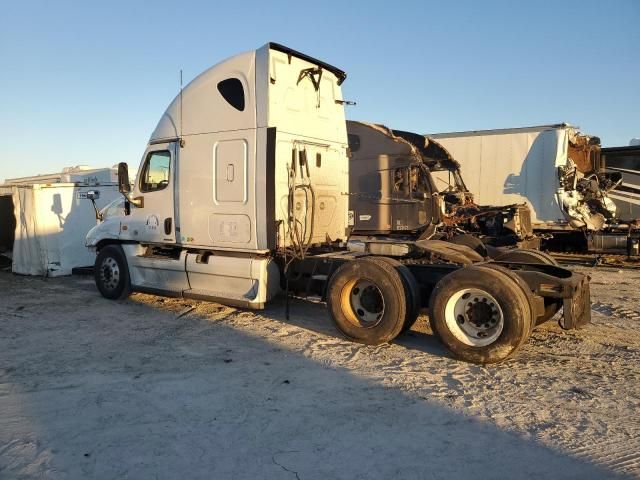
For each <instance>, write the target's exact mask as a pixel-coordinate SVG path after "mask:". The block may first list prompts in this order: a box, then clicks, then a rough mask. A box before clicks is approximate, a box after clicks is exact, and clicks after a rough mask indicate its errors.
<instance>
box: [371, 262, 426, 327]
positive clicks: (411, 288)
mask: <svg viewBox="0 0 640 480" xmlns="http://www.w3.org/2000/svg"><path fill="white" fill-rule="evenodd" d="M364 260H368V261H370V262H384V263H387V264H389V265H391V266H392V267H393V268H395V269H396V270H397V271H398V273H400V276H401V277H402V282H403V283H404V290H405V294H406V302H407V309H406V310H407V314H406V317H405V319H404V325H403V327H402V331H401V333H404V332H408V331H409V330H411V327H413V324H414V323H416V320H417V319H418V315H420V308H421V306H422V302H421V299H420V287H419V286H418V282H417V281H416V277H414V276H413V273H411V270H409V269H408V268H407V266H406V265H403V264H402V263H400V262H399V261H398V260H396V259H395V258H391V257H366V258H364Z"/></svg>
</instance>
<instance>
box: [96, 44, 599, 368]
mask: <svg viewBox="0 0 640 480" xmlns="http://www.w3.org/2000/svg"><path fill="white" fill-rule="evenodd" d="M345 78H346V74H345V73H344V72H343V71H342V70H340V69H338V68H336V67H334V66H331V65H329V64H327V63H325V62H322V61H319V60H317V59H314V58H312V57H309V56H307V55H305V54H302V53H300V52H297V51H295V50H292V49H290V48H287V47H285V46H282V45H278V44H275V43H270V44H267V45H265V46H263V47H262V48H260V49H258V50H255V51H250V52H246V53H243V54H240V55H237V56H235V57H232V58H230V59H228V60H226V61H223V62H221V63H219V64H217V65H215V66H214V67H212V68H210V69H208V70H206V71H205V72H204V73H202V74H201V75H200V76H198V77H197V78H195V79H194V80H193V81H192V82H191V83H190V84H189V85H188V86H187V87H185V89H184V90H183V91H182V92H181V93H180V94H179V95H178V96H177V97H176V98H175V99H174V101H173V102H172V103H171V104H170V105H169V107H168V108H167V110H166V112H165V113H164V114H163V116H162V117H161V119H160V121H159V123H158V125H157V127H156V129H155V130H154V132H153V133H152V135H151V138H150V139H149V141H148V143H147V146H146V149H145V152H144V155H143V157H142V161H141V166H140V169H139V170H138V172H139V173H138V176H137V178H136V180H135V182H134V184H133V185H134V186H133V188H132V189H130V187H129V185H130V183H129V178H128V170H127V166H126V164H120V168H119V175H118V178H119V184H120V189H121V191H122V193H123V194H124V195H125V197H126V203H125V209H124V214H123V215H118V214H116V215H111V216H104V218H103V221H102V222H101V223H99V224H98V225H97V226H96V227H95V228H94V229H93V230H91V231H90V232H89V234H88V235H87V239H86V243H87V246H89V247H90V248H92V249H94V250H96V252H97V257H96V263H95V281H96V284H97V287H98V290H99V291H100V292H101V293H102V295H103V296H105V297H107V298H111V299H116V298H123V297H126V296H127V295H128V294H129V293H131V292H132V291H139V292H148V293H153V294H160V295H168V296H177V297H186V298H194V299H204V300H212V301H217V302H220V303H224V304H229V305H238V306H242V307H249V308H262V307H263V306H264V305H265V304H266V303H267V302H269V301H270V300H272V299H273V298H274V297H275V296H276V295H277V294H278V293H279V292H281V291H283V290H285V291H286V292H287V293H288V294H292V295H296V296H298V297H307V298H308V297H315V298H320V299H322V300H324V301H326V304H327V307H328V311H329V314H330V316H331V318H332V319H333V321H334V322H335V324H336V326H337V328H338V329H339V330H340V331H341V332H342V333H343V334H344V335H345V336H346V337H347V338H349V339H352V340H354V341H358V342H362V343H367V344H380V343H384V342H389V341H391V340H393V339H394V338H395V337H396V336H398V335H399V334H400V333H402V332H403V331H406V330H407V329H409V328H410V327H411V325H412V324H413V322H414V321H415V320H416V318H417V316H418V313H419V311H420V309H421V308H427V307H428V308H429V315H430V321H431V326H432V328H433V330H434V332H435V334H436V335H438V337H439V338H440V339H441V340H442V341H443V343H444V344H445V345H446V346H447V347H448V348H449V349H450V350H451V351H452V352H453V353H454V355H455V356H457V357H458V358H461V359H463V360H467V361H472V362H477V363H491V362H497V361H501V360H504V359H506V358H508V357H509V356H510V355H512V354H513V353H514V352H515V351H517V349H518V348H519V347H520V346H521V345H522V344H523V343H524V342H525V341H526V340H527V338H528V337H529V335H530V333H531V331H532V329H533V328H534V327H535V326H536V324H538V323H539V322H541V321H543V320H545V319H547V318H548V317H549V316H550V315H552V314H553V313H555V312H556V311H557V310H558V309H560V308H562V309H563V315H562V317H561V318H560V324H561V326H562V327H563V328H577V327H579V326H581V325H584V324H585V323H587V322H589V320H590V299H589V282H588V278H587V277H586V276H584V275H581V274H577V273H572V272H571V271H569V270H566V269H563V268H560V267H558V266H557V265H555V264H553V261H552V260H551V259H548V258H546V257H545V256H544V255H543V254H540V255H538V254H537V253H535V252H530V251H527V250H520V251H517V252H514V253H513V255H512V256H510V257H508V258H504V259H502V261H499V262H498V261H491V262H489V261H486V259H484V258H483V257H482V256H481V255H479V254H478V253H477V252H475V251H474V250H473V249H471V248H469V247H468V246H464V245H455V244H452V243H448V242H444V241H440V240H429V239H417V240H415V241H409V242H408V245H409V251H400V252H397V251H389V252H388V253H385V252H386V251H385V250H384V249H383V253H378V252H379V248H377V244H376V243H374V244H371V245H370V244H367V243H365V245H364V247H363V248H362V249H361V251H353V250H350V249H349V248H348V246H347V245H348V238H349V235H350V229H351V226H350V218H349V211H348V197H349V193H350V192H349V172H348V168H349V157H348V152H347V148H348V140H347V129H346V122H345V117H344V108H343V104H344V103H345V101H344V100H343V98H342V93H341V87H340V86H341V84H342V82H343V81H344V80H345ZM405 243H407V242H405Z"/></svg>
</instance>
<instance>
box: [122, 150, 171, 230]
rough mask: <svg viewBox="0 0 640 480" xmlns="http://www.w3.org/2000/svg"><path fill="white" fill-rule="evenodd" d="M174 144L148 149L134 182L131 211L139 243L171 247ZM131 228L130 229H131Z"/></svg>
mask: <svg viewBox="0 0 640 480" xmlns="http://www.w3.org/2000/svg"><path fill="white" fill-rule="evenodd" d="M176 145H177V143H176V142H170V143H160V144H155V145H150V146H149V147H148V148H147V151H146V152H145V156H144V160H143V162H142V165H141V167H140V171H139V173H138V176H137V178H136V185H135V187H134V190H133V197H134V200H136V203H138V207H137V208H133V209H132V211H131V214H132V216H133V217H134V220H135V226H134V228H136V229H137V232H138V234H137V237H138V240H139V241H140V242H143V243H144V242H148V243H175V241H176V234H175V232H176V218H175V208H174V197H175V184H176V177H177V176H176V171H177V168H176ZM132 226H133V225H132Z"/></svg>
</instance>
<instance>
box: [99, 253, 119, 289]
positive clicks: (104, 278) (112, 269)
mask: <svg viewBox="0 0 640 480" xmlns="http://www.w3.org/2000/svg"><path fill="white" fill-rule="evenodd" d="M100 281H101V282H102V285H103V286H104V287H105V288H106V289H107V290H115V289H116V288H117V287H118V284H119V283H120V266H119V265H118V262H116V260H115V258H113V257H107V258H105V259H104V260H103V261H102V265H100Z"/></svg>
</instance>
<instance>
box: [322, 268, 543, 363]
mask: <svg viewBox="0 0 640 480" xmlns="http://www.w3.org/2000/svg"><path fill="white" fill-rule="evenodd" d="M327 306H328V308H329V312H330V314H331V317H332V318H333V320H334V322H335V325H336V327H337V328H338V330H340V332H342V334H343V335H344V336H345V337H347V338H348V339H350V340H353V341H356V342H360V343H365V344H369V345H378V344H382V343H387V342H390V341H392V340H393V339H394V338H396V337H397V336H398V335H399V334H400V333H402V332H403V331H406V330H408V329H409V328H411V325H412V324H413V322H415V319H416V318H417V316H418V313H419V310H420V291H419V287H418V285H417V282H416V280H415V278H414V277H413V275H412V274H411V272H410V271H409V270H408V268H407V267H406V266H404V265H402V264H400V263H399V262H397V261H396V260H393V259H389V258H385V257H365V258H362V259H358V260H354V261H350V262H345V263H344V264H343V265H342V266H341V267H340V268H338V270H337V271H336V272H335V273H334V275H333V276H332V277H331V279H330V281H329V285H328V288H327ZM429 318H430V322H431V326H432V328H433V331H434V333H435V335H436V336H438V337H439V338H440V340H441V341H442V342H443V343H444V345H445V346H446V347H447V348H448V349H449V350H450V351H451V352H452V353H453V354H454V355H455V356H456V357H457V358H459V359H461V360H465V361H468V362H473V363H479V364H488V363H495V362H499V361H502V360H505V359H506V358H508V357H509V356H511V355H513V354H514V353H515V352H516V351H517V350H518V349H519V348H520V347H521V346H522V345H523V344H524V343H525V342H526V340H527V339H528V338H529V335H530V334H531V331H532V329H533V320H532V319H533V304H532V298H531V292H530V291H529V290H528V287H527V285H526V284H525V283H524V281H522V280H521V279H520V278H519V277H518V276H517V275H516V274H515V273H513V272H511V271H510V270H508V269H506V268H504V267H501V266H499V265H491V266H489V265H476V266H471V267H466V268H461V269H459V270H456V271H455V272H453V273H451V274H449V275H447V276H446V277H444V278H443V279H442V280H441V281H440V282H439V283H438V284H437V285H436V286H435V288H434V290H433V292H432V294H431V299H430V306H429Z"/></svg>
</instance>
